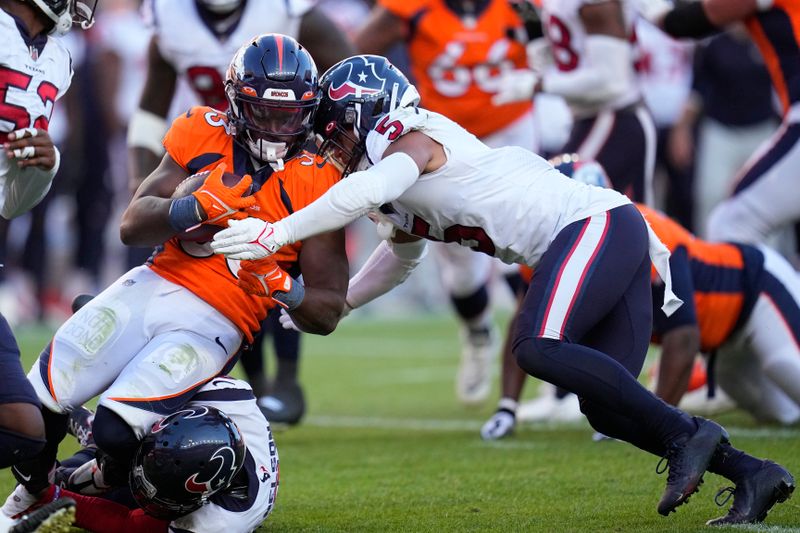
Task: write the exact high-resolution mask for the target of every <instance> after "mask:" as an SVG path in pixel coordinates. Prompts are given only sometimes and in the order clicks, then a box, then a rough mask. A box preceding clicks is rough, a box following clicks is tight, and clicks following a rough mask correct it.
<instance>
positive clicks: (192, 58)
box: [148, 0, 312, 108]
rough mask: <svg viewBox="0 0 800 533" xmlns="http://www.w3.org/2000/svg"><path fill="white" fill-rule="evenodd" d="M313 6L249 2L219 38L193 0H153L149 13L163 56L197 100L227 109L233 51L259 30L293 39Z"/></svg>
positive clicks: (293, 1)
mask: <svg viewBox="0 0 800 533" xmlns="http://www.w3.org/2000/svg"><path fill="white" fill-rule="evenodd" d="M311 7H312V4H311V2H310V1H308V0H251V1H250V2H247V3H246V4H245V8H244V13H242V16H241V19H240V20H239V22H238V23H237V24H235V25H234V26H233V27H232V28H231V29H230V31H229V32H228V35H227V36H224V37H222V38H220V37H218V36H217V35H216V34H215V33H214V32H213V31H212V29H211V27H210V26H209V24H208V22H206V21H205V20H204V19H203V17H202V15H201V13H200V12H199V11H198V9H197V5H196V4H195V0H153V4H152V5H151V6H150V10H151V13H149V14H148V17H150V18H151V23H152V25H153V28H154V32H155V35H156V36H157V38H158V49H159V51H160V52H161V55H162V57H164V59H165V60H166V61H167V62H168V63H170V64H171V65H172V66H173V67H174V68H175V70H176V71H177V73H178V75H179V76H181V77H185V78H186V81H187V82H188V84H189V85H190V86H191V87H192V90H193V91H194V92H195V95H196V96H197V98H198V99H199V103H200V104H203V105H210V106H212V107H217V108H225V107H227V103H226V100H225V95H224V92H223V82H224V80H225V73H226V71H227V70H228V65H229V64H230V62H231V59H233V55H234V54H235V53H236V51H237V50H238V49H239V48H240V47H241V46H242V45H243V44H245V42H246V41H247V40H248V39H251V38H252V37H255V36H256V35H260V34H262V33H271V32H277V33H283V34H284V35H289V36H291V37H295V38H296V37H297V34H298V33H299V30H300V18H301V17H302V16H303V15H304V14H305V13H306V12H307V11H308V10H309V9H311Z"/></svg>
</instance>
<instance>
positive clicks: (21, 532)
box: [9, 498, 75, 533]
mask: <svg viewBox="0 0 800 533" xmlns="http://www.w3.org/2000/svg"><path fill="white" fill-rule="evenodd" d="M74 522H75V500H73V499H72V498H61V499H59V500H55V501H52V502H50V503H46V504H44V505H42V506H41V507H39V508H38V509H36V510H35V511H31V513H30V514H28V515H25V516H23V517H22V519H20V521H19V522H18V523H17V524H16V525H14V527H12V528H11V529H10V530H9V533H68V532H69V531H70V530H71V529H72V528H71V526H72V524H73V523H74Z"/></svg>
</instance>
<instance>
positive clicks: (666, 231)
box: [636, 204, 763, 352]
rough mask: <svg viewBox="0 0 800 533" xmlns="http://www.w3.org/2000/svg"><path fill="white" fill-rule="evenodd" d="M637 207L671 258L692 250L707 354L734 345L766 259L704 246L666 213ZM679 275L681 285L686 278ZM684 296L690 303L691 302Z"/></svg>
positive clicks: (736, 248)
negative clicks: (731, 340)
mask: <svg viewBox="0 0 800 533" xmlns="http://www.w3.org/2000/svg"><path fill="white" fill-rule="evenodd" d="M636 207H637V208H638V209H639V211H640V212H641V213H642V215H644V217H645V219H646V220H647V222H648V223H649V224H650V226H651V227H652V228H653V231H654V232H655V234H656V235H657V236H658V238H659V239H661V241H662V242H663V243H664V244H665V245H666V246H667V248H669V251H670V252H672V253H675V251H676V250H678V249H679V248H680V247H683V248H685V249H686V254H687V257H688V261H689V268H690V271H691V284H692V288H693V292H694V298H693V300H694V306H695V313H696V317H697V325H698V327H699V328H700V345H701V350H702V351H704V352H708V351H712V350H715V349H716V348H718V347H719V346H720V345H722V344H723V343H724V342H725V341H727V340H728V338H729V337H730V335H731V333H732V332H733V330H734V328H735V327H736V326H737V324H738V323H739V321H740V319H741V317H742V313H743V312H747V313H749V307H750V305H751V302H750V300H751V296H752V293H753V281H752V280H753V279H754V278H755V277H756V276H757V274H758V273H760V271H761V265H762V261H763V256H762V255H761V253H760V252H758V251H757V250H756V249H755V248H752V247H745V246H740V245H735V244H729V243H710V242H706V241H703V240H701V239H698V238H697V237H695V236H694V235H692V234H691V233H689V232H688V231H687V230H686V229H684V228H683V227H682V226H681V225H679V224H678V223H677V222H675V221H674V220H672V219H670V218H668V217H667V216H666V215H664V214H663V213H660V212H658V211H655V210H654V209H650V208H649V207H646V206H644V205H641V204H636ZM673 272H674V274H673V282H675V278H676V276H679V275H680V273H679V272H675V269H674V268H673ZM678 296H679V297H681V298H682V299H683V300H684V302H685V301H686V296H682V295H680V294H678ZM684 305H685V304H684ZM678 312H680V310H679V311H678ZM655 322H656V323H657V322H658V321H657V320H656V321H655ZM657 333H658V332H657Z"/></svg>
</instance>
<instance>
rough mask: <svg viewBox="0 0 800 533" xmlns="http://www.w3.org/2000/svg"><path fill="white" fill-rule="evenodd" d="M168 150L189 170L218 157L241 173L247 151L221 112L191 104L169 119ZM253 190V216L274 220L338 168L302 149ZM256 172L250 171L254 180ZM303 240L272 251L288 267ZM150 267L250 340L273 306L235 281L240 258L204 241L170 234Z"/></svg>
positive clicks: (310, 197) (310, 196)
mask: <svg viewBox="0 0 800 533" xmlns="http://www.w3.org/2000/svg"><path fill="white" fill-rule="evenodd" d="M164 147H165V148H166V150H167V153H168V154H169V155H170V157H172V159H174V160H175V162H176V163H178V164H179V165H180V166H182V167H183V168H185V169H186V170H187V172H188V173H189V174H194V173H197V172H200V171H202V170H210V169H213V168H214V167H216V166H217V165H218V164H219V163H221V162H224V163H226V165H227V171H228V172H233V173H234V174H238V175H240V176H241V175H243V174H246V173H249V172H250V173H251V172H252V170H251V169H248V164H249V161H250V156H249V154H248V153H247V152H246V150H245V149H243V148H241V147H240V146H239V145H237V144H235V143H234V141H233V137H232V136H231V135H230V134H229V133H228V122H227V118H226V117H225V114H224V113H221V112H219V111H216V110H214V109H212V108H210V107H193V108H192V109H190V110H189V111H188V112H187V113H186V114H184V115H181V116H180V117H178V118H177V119H175V121H174V122H173V123H172V126H171V127H170V129H169V131H168V132H167V134H166V136H165V137H164ZM270 170H271V169H270V168H269V167H267V170H266V176H267V177H266V178H265V180H264V183H263V184H262V185H261V188H260V189H259V190H258V191H257V192H256V193H255V197H256V205H255V206H253V207H251V208H249V209H248V214H249V215H250V216H251V217H256V218H260V219H262V220H268V221H270V222H274V221H277V220H280V219H282V218H284V217H286V216H288V215H289V214H291V213H292V212H294V211H296V210H298V209H301V208H303V207H305V206H306V205H308V204H310V203H311V202H313V201H314V200H316V199H317V198H318V197H319V196H321V195H322V193H324V192H325V191H326V190H328V189H329V188H330V187H331V186H332V185H333V184H334V183H336V182H337V181H338V180H339V179H340V177H341V174H340V173H339V171H338V170H336V169H335V168H334V167H333V165H329V164H326V163H325V162H324V161H322V159H321V158H319V157H317V156H315V155H313V154H310V153H306V152H304V153H302V154H300V155H298V156H297V157H294V158H293V159H291V160H289V161H287V162H286V165H285V168H284V170H282V171H276V172H272V173H270ZM259 176H260V173H259V174H255V175H253V181H254V183H257V182H258V180H259ZM301 246H302V243H301V242H296V243H294V244H291V245H287V246H284V247H283V248H281V249H280V250H279V251H278V252H277V253H276V254H275V255H274V256H273V257H274V258H275V259H276V260H277V261H278V263H279V264H280V266H281V267H282V268H283V269H285V270H289V269H291V268H292V267H294V266H295V265H296V262H297V258H298V254H299V252H300V248H301ZM151 261H152V263H151V265H150V268H152V269H153V271H154V272H156V273H157V274H158V275H160V276H162V277H163V278H165V279H167V280H169V281H171V282H173V283H176V284H178V285H181V286H183V287H186V288H187V289H189V290H190V291H192V292H193V293H194V294H195V295H197V296H198V297H200V298H201V299H203V300H204V301H205V302H207V303H208V304H209V305H211V306H212V307H214V308H215V309H216V310H217V311H219V312H220V313H222V314H223V315H224V316H225V317H227V318H228V319H229V320H230V321H231V322H233V323H234V324H236V326H237V327H238V328H239V329H241V330H242V331H243V332H244V334H245V336H246V337H247V339H248V341H252V340H253V334H254V333H255V332H257V331H258V330H259V328H260V327H261V321H262V320H263V319H264V317H265V316H266V314H267V311H268V310H269V309H271V308H272V307H274V305H275V304H274V303H273V302H272V300H271V299H269V298H260V297H258V296H253V295H250V294H247V293H246V292H244V291H243V290H242V289H240V288H239V287H238V286H237V285H236V279H237V278H236V272H237V271H238V270H239V262H238V261H235V260H230V259H226V258H225V257H224V256H222V255H216V254H213V253H212V252H211V249H210V247H209V246H208V245H207V244H201V243H194V242H189V241H181V240H179V239H177V238H172V239H170V240H169V241H167V242H166V243H164V245H163V247H160V248H159V249H158V250H157V253H156V254H155V255H154V256H153V258H152V259H151Z"/></svg>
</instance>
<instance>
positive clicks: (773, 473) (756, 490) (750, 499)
mask: <svg viewBox="0 0 800 533" xmlns="http://www.w3.org/2000/svg"><path fill="white" fill-rule="evenodd" d="M794 485H795V483H794V477H793V476H792V474H790V473H789V471H788V470H786V469H785V468H783V467H782V466H781V465H779V464H777V463H773V462H772V461H764V463H763V464H762V465H761V468H759V469H758V471H757V472H756V473H755V474H753V475H751V476H748V477H747V478H745V480H744V481H742V482H741V483H739V484H738V485H736V488H735V489H734V488H733V487H727V488H724V489H722V490H721V491H719V492H718V493H717V496H716V497H715V498H714V501H715V502H716V503H717V505H719V506H720V507H722V506H723V505H725V503H727V501H728V500H729V499H730V497H731V494H733V505H731V508H730V509H729V510H728V514H726V515H725V516H722V517H720V518H715V519H713V520H709V521H708V522H706V525H709V526H731V525H734V524H754V523H757V522H763V521H764V519H765V518H766V517H767V513H768V512H769V510H770V509H772V507H773V506H774V505H775V504H776V503H782V502H785V501H786V500H788V499H789V498H790V497H791V496H792V492H793V491H794ZM726 493H727V498H725V499H724V500H722V501H720V497H721V496H722V495H723V494H726Z"/></svg>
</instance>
